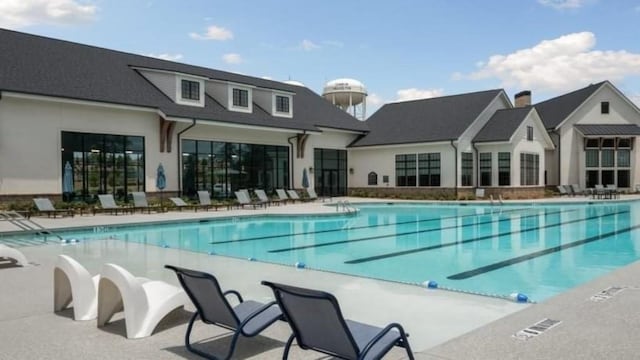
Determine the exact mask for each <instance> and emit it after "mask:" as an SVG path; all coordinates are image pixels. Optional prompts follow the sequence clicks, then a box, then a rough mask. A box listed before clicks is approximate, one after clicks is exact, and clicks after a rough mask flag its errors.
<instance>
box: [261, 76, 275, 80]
mask: <svg viewBox="0 0 640 360" xmlns="http://www.w3.org/2000/svg"><path fill="white" fill-rule="evenodd" d="M262 78H263V79H265V80H273V78H272V77H271V76H263V77H262Z"/></svg>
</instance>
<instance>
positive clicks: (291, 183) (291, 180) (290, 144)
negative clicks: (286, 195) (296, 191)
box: [287, 135, 298, 189]
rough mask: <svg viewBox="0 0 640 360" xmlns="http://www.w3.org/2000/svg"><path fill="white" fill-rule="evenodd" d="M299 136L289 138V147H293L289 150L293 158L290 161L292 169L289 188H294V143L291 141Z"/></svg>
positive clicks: (290, 168)
mask: <svg viewBox="0 0 640 360" xmlns="http://www.w3.org/2000/svg"><path fill="white" fill-rule="evenodd" d="M297 137H298V135H296V136H292V137H290V138H287V142H288V143H289V148H291V151H289V153H290V154H291V155H289V157H290V158H291V161H290V162H289V170H291V176H289V189H293V144H292V143H291V139H295V138H297Z"/></svg>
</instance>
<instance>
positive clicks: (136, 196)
mask: <svg viewBox="0 0 640 360" xmlns="http://www.w3.org/2000/svg"><path fill="white" fill-rule="evenodd" d="M131 196H132V197H133V208H132V209H131V210H132V211H133V212H135V211H136V210H141V212H142V211H145V210H146V211H147V213H149V214H151V210H155V211H162V208H161V207H160V206H150V205H149V202H148V201H147V194H146V193H144V192H142V191H134V192H132V193H131Z"/></svg>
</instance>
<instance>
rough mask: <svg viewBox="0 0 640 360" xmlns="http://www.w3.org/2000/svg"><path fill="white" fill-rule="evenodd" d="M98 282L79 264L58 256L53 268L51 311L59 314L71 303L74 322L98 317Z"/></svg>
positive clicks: (96, 277)
mask: <svg viewBox="0 0 640 360" xmlns="http://www.w3.org/2000/svg"><path fill="white" fill-rule="evenodd" d="M98 281H100V275H95V276H93V277H92V276H91V274H89V271H87V269H85V268H84V266H82V265H81V264H80V263H79V262H77V261H76V260H74V259H73V258H71V257H69V256H67V255H58V260H57V261H56V265H55V267H54V268H53V311H54V312H59V311H62V310H64V309H66V308H68V307H69V305H70V304H71V303H73V318H74V320H94V319H95V318H96V317H97V316H98V296H97V295H98Z"/></svg>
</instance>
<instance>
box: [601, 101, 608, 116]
mask: <svg viewBox="0 0 640 360" xmlns="http://www.w3.org/2000/svg"><path fill="white" fill-rule="evenodd" d="M600 113H601V114H608V113H609V102H608V101H603V102H601V103H600Z"/></svg>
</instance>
